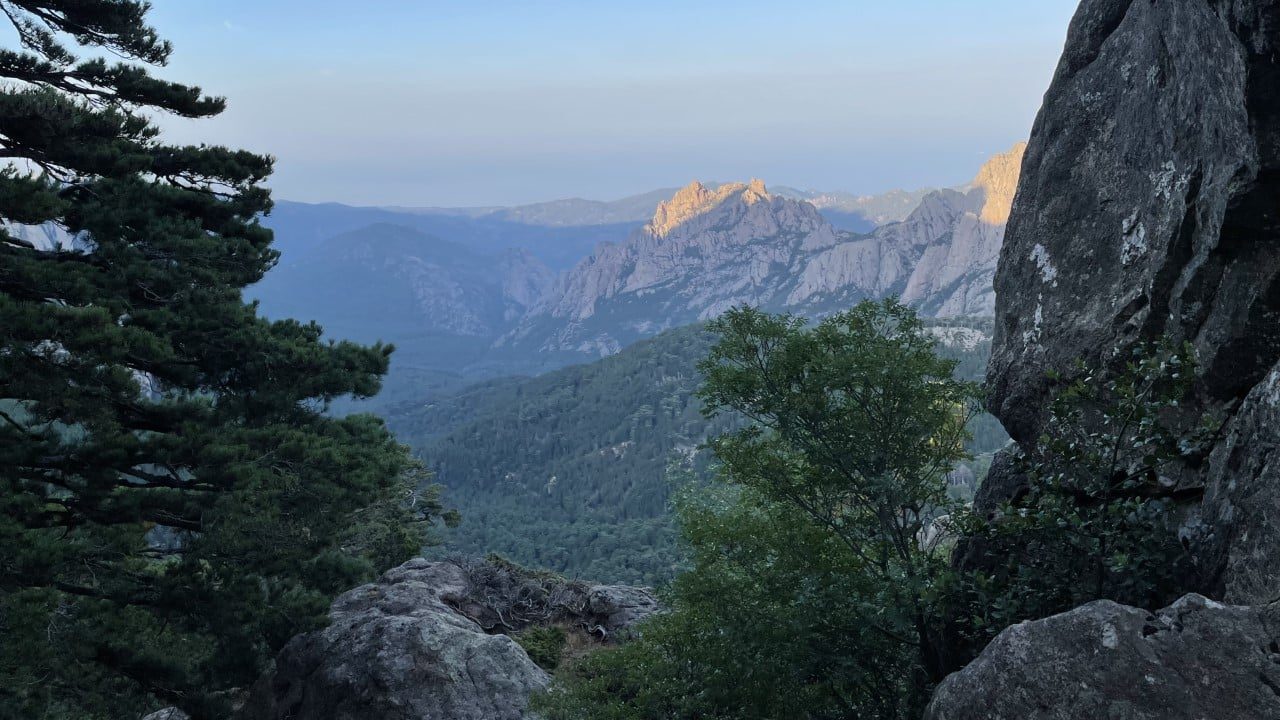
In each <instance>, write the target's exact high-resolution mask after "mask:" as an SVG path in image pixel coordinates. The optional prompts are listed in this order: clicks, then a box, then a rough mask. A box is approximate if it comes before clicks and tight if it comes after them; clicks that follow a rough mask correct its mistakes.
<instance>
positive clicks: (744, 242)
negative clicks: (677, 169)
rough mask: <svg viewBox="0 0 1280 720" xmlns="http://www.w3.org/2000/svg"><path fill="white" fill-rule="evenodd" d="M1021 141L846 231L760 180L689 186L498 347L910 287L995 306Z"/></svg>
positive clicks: (803, 309) (609, 342) (570, 347)
mask: <svg viewBox="0 0 1280 720" xmlns="http://www.w3.org/2000/svg"><path fill="white" fill-rule="evenodd" d="M1022 151H1023V146H1022V145H1019V146H1017V147H1015V148H1014V149H1013V151H1011V152H1010V153H1007V154H1004V155H1001V156H998V157H997V158H995V159H993V160H992V161H991V162H990V163H988V164H987V165H986V166H985V167H984V168H983V170H982V171H981V172H980V173H979V175H978V176H977V178H975V180H974V181H973V182H972V183H971V184H970V185H968V186H966V188H965V189H964V191H959V190H940V191H936V192H932V193H930V194H928V195H926V196H925V197H924V199H923V201H921V203H920V204H919V206H918V207H917V208H916V209H915V210H914V211H913V212H912V213H911V214H910V215H909V216H907V218H906V219H905V220H903V221H902V222H898V223H892V224H889V225H885V226H883V227H880V228H878V229H876V230H875V231H874V232H872V233H870V234H868V235H858V234H856V233H848V232H843V231H839V230H836V229H835V228H834V227H833V226H832V225H831V223H830V222H828V221H827V220H826V218H824V217H823V216H822V215H821V213H819V212H818V210H817V208H815V207H814V206H813V205H812V204H811V203H808V202H805V201H802V200H796V199H793V198H790V197H784V196H782V195H778V194H773V193H770V192H769V191H768V189H767V188H766V187H765V185H764V183H763V182H761V181H760V180H752V181H751V182H750V183H730V184H727V185H722V186H719V187H717V188H716V189H714V190H713V189H710V188H708V187H706V186H704V185H703V184H701V183H698V182H693V183H691V184H690V185H688V186H686V187H685V188H683V189H681V190H680V191H679V192H677V193H676V194H675V195H674V196H673V197H672V198H671V199H670V200H667V201H664V202H662V203H660V204H659V206H658V208H657V210H656V211H655V212H654V215H653V218H652V219H651V220H650V221H649V223H648V224H646V225H645V226H644V227H643V228H641V229H639V230H637V231H636V232H635V233H634V234H633V235H632V236H631V238H630V239H629V240H628V241H627V242H626V243H622V244H606V245H602V246H600V247H599V248H597V250H596V252H595V253H594V254H593V255H592V256H591V257H590V258H588V259H586V260H584V261H583V262H581V263H579V264H578V265H577V266H576V267H575V268H574V269H572V270H571V271H569V272H567V273H565V274H564V275H562V276H561V277H560V278H559V279H558V280H557V281H556V283H555V284H554V286H553V287H552V288H551V290H550V291H549V292H548V294H547V295H546V296H545V297H544V298H543V299H542V300H541V301H540V302H538V303H537V304H536V305H535V306H534V307H533V308H532V309H530V311H529V313H528V314H527V315H526V316H525V317H524V318H523V319H522V320H521V321H520V323H519V324H518V326H517V327H516V329H515V330H514V331H512V332H511V333H509V334H508V335H506V336H505V337H504V338H503V339H502V340H500V341H499V346H501V347H522V346H523V347H531V348H533V349H536V350H539V351H544V352H578V353H584V354H592V355H608V354H612V353H614V352H617V350H618V349H620V348H621V347H623V346H625V345H627V344H629V343H631V342H633V341H635V340H637V339H639V338H641V337H647V336H649V335H653V334H656V333H658V332H660V331H662V330H665V329H668V328H670V327H674V326H677V325H684V324H688V323H692V322H697V321H700V320H706V319H708V318H711V317H714V316H716V315H719V314H720V313H722V312H724V311H725V310H727V309H729V308H730V307H733V306H735V305H740V304H751V305H756V306H760V307H764V308H765V309H768V310H772V311H780V312H795V313H800V314H804V315H808V316H815V317H816V316H821V315H823V314H825V313H828V312H831V311H833V310H835V309H838V308H841V307H845V306H847V305H848V304H850V303H852V302H856V301H857V300H861V299H864V298H879V297H885V296H888V295H901V296H902V298H903V299H904V300H905V301H906V302H909V303H913V304H916V305H918V306H920V307H921V308H922V311H923V312H925V313H926V314H929V315H938V316H960V315H990V314H991V312H992V307H993V303H994V297H993V294H992V291H991V280H992V276H993V275H994V271H995V263H996V259H997V257H998V255H999V249H1000V246H1001V243H1002V241H1003V233H1004V227H1003V225H1002V224H1000V223H993V222H991V221H990V220H991V219H1000V218H1003V217H1005V216H1007V214H1008V205H1009V203H1010V202H1011V199H1012V190H1011V188H1012V187H1014V186H1016V184H1017V176H1018V171H1019V166H1020V161H1021V157H1022ZM984 218H986V219H984Z"/></svg>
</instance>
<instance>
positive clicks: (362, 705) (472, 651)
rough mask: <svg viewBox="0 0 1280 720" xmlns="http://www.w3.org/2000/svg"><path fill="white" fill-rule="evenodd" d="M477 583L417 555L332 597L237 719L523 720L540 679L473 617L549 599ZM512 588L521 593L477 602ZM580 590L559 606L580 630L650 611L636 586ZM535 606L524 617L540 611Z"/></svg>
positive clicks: (613, 627) (471, 572)
mask: <svg viewBox="0 0 1280 720" xmlns="http://www.w3.org/2000/svg"><path fill="white" fill-rule="evenodd" d="M526 572H527V571H526ZM529 575H530V576H532V575H533V574H532V573H530V574H529ZM478 579H479V576H478V575H477V573H476V569H475V568H468V567H464V566H463V565H459V564H455V563H452V562H432V561H428V560H422V559H417V560H411V561H409V562H407V563H405V564H404V565H401V566H400V567H398V568H395V569H393V570H390V571H388V572H387V573H386V574H385V575H383V576H382V577H381V578H379V579H378V581H377V582H376V583H372V584H369V585H364V586H361V587H358V588H356V589H354V590H351V591H349V592H347V593H345V594H343V595H342V596H340V597H339V598H338V599H337V600H336V601H334V604H333V607H332V609H331V610H330V619H331V623H330V625H329V626H328V627H326V628H324V629H323V630H320V631H317V632H313V633H309V634H306V635H300V636H298V637H296V638H294V639H293V640H292V641H290V642H289V644H288V645H286V646H285V648H284V649H283V650H282V651H281V652H280V655H279V656H278V657H277V658H276V664H275V668H274V669H273V670H272V671H271V672H269V673H267V674H266V675H264V676H263V677H262V678H261V679H260V680H259V681H258V682H257V683H256V684H255V686H254V688H253V690H252V692H251V693H250V697H249V700H248V701H247V702H246V703H245V705H244V708H243V709H242V710H241V713H240V715H239V716H238V719H239V720H366V719H368V718H398V719H403V720H436V719H437V718H449V719H450V720H522V719H524V718H528V717H530V716H529V715H528V714H527V713H526V710H525V708H526V706H527V704H528V699H529V696H530V695H531V694H533V693H534V692H536V691H538V690H540V689H542V688H544V687H545V686H546V685H547V683H548V682H550V677H549V676H548V675H547V674H546V673H545V672H543V670H542V669H541V668H539V667H538V666H537V665H536V664H534V662H533V661H532V660H530V659H529V656H528V655H526V654H525V652H524V650H523V649H522V648H521V647H520V646H519V645H518V644H517V643H516V642H515V641H514V640H512V639H511V638H510V637H507V636H506V635H502V634H497V633H495V632H489V631H487V630H486V627H485V626H484V625H482V621H484V619H485V618H486V617H489V618H493V624H494V625H497V624H498V623H499V622H502V621H504V618H505V619H511V617H512V615H511V610H512V608H519V609H526V610H529V608H531V607H532V606H533V605H535V604H536V603H537V602H538V601H542V602H544V603H546V604H548V605H549V606H555V607H559V605H557V604H556V602H550V603H548V599H547V598H546V597H545V596H544V594H543V593H542V590H543V589H544V588H543V587H533V586H531V585H529V584H528V583H512V584H511V585H510V586H509V587H508V586H505V585H502V584H501V583H495V582H490V580H491V576H485V586H484V587H483V588H481V587H477V580H478ZM575 587H576V586H575ZM511 588H515V589H517V590H520V591H521V592H524V593H525V594H524V595H521V596H520V597H516V598H505V597H504V598H496V597H493V598H489V597H487V594H490V593H493V592H495V591H506V590H509V589H511ZM579 592H580V594H581V598H580V601H579V602H577V603H573V602H572V600H573V599H572V598H567V599H565V602H566V603H567V605H566V606H571V607H579V608H581V609H583V610H584V612H583V614H582V616H581V621H582V622H583V623H584V624H585V623H588V622H597V621H598V622H601V623H604V624H605V626H606V627H607V628H608V630H609V631H613V632H617V631H621V630H622V629H624V628H625V627H626V626H627V625H629V624H630V623H632V622H636V621H638V620H640V619H642V618H643V617H644V616H645V615H647V614H648V613H650V612H652V611H655V610H656V609H657V603H656V601H655V600H654V599H653V596H652V595H651V594H650V593H648V592H647V591H645V590H642V589H639V588H616V587H609V586H605V587H591V586H583V587H582V588H581V589H580V590H579ZM597 598H598V599H597ZM647 602H649V603H651V607H650V606H648V605H646V603H647ZM494 603H501V606H500V607H493V605H494ZM588 606H590V608H589V610H587V607H588ZM544 609H545V608H542V609H536V608H535V609H534V610H533V611H536V612H538V614H539V615H540V616H543V613H542V610H544ZM646 611H647V612H646ZM545 617H546V618H547V619H551V620H557V621H563V620H565V619H566V618H565V617H559V616H556V617H554V618H553V617H550V616H545ZM477 619H479V620H480V621H478V620H477ZM513 629H514V628H513Z"/></svg>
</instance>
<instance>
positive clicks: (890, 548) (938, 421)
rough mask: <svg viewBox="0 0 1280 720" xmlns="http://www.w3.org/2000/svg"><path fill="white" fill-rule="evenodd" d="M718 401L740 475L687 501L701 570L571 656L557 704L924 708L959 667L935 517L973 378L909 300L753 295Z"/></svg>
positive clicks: (881, 714) (731, 713) (709, 371)
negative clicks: (755, 305)
mask: <svg viewBox="0 0 1280 720" xmlns="http://www.w3.org/2000/svg"><path fill="white" fill-rule="evenodd" d="M712 329H713V330H714V331H716V332H717V333H719V335H720V340H719V342H718V343H717V344H716V345H715V347H714V348H713V350H712V351H711V353H710V355H709V357H708V358H707V359H706V361H705V362H704V363H703V364H702V372H703V376H704V378H705V385H704V387H703V389H702V391H701V393H700V396H701V398H702V399H703V401H704V403H705V404H706V407H707V409H708V410H707V411H708V412H710V413H713V414H714V413H722V412H733V413H737V414H740V415H741V416H743V417H745V418H747V419H748V420H749V422H748V424H747V425H746V426H745V427H742V428H741V429H739V430H737V431H734V432H730V433H728V434H726V435H723V436H721V437H719V438H718V439H716V440H713V441H712V442H711V443H710V446H711V447H712V449H713V450H714V451H715V455H716V456H717V458H718V459H719V461H720V462H721V467H720V477H721V478H722V479H723V480H725V481H727V482H728V483H729V486H728V488H727V490H722V491H721V492H722V493H723V492H726V491H729V495H728V496H723V495H722V496H720V497H727V498H728V500H725V501H723V502H722V503H721V505H720V506H718V507H717V506H715V505H714V504H713V505H711V506H707V505H699V504H697V503H695V504H693V505H688V504H686V506H685V510H684V518H683V522H682V525H683V529H684V534H685V536H686V538H687V539H688V540H689V541H690V544H691V548H692V551H693V555H694V558H693V568H692V570H690V571H689V572H687V573H685V574H683V575H681V576H680V577H679V578H678V579H677V580H676V582H675V584H674V586H673V590H672V598H671V605H672V610H671V612H670V613H668V614H666V615H663V616H661V617H660V618H658V619H657V620H654V621H653V622H652V623H650V624H649V625H647V626H645V627H644V628H643V629H642V632H641V639H640V640H639V641H637V642H635V643H632V644H631V645H628V646H625V647H623V648H621V649H620V650H617V651H614V652H608V653H602V654H600V655H597V656H595V657H592V658H591V659H589V660H588V661H586V662H585V663H582V664H580V665H577V666H574V667H573V668H572V669H571V670H570V671H569V674H568V675H567V676H566V677H565V679H564V680H563V681H562V683H561V684H560V685H559V686H557V688H555V689H553V690H552V692H551V693H550V694H549V695H547V696H546V697H545V698H544V699H543V700H542V701H541V702H542V708H543V710H544V711H545V712H547V713H548V716H549V717H550V718H552V720H560V719H562V718H563V719H564V720H568V719H569V718H583V719H586V720H595V719H597V718H599V719H601V720H603V719H605V718H608V719H610V720H622V719H624V718H625V719H628V720H631V719H640V718H644V719H646V720H647V719H653V720H656V719H658V718H726V719H727V718H761V719H764V718H783V717H787V718H791V717H808V718H840V717H864V718H906V717H918V715H919V712H920V710H921V708H922V705H923V703H924V702H925V701H926V700H927V697H928V692H929V689H930V684H931V682H932V681H934V680H936V679H937V678H938V676H939V674H940V670H939V668H941V667H943V666H944V663H943V661H942V659H941V657H940V655H941V652H942V650H941V648H939V647H938V644H937V641H936V637H937V633H938V627H937V625H938V623H937V622H936V620H935V618H936V617H937V612H936V608H935V603H936V602H937V599H938V596H939V594H940V592H941V589H942V587H943V582H944V580H945V579H946V578H947V577H948V563H947V559H948V555H949V551H948V549H947V547H946V543H945V542H942V541H941V536H940V535H939V534H938V533H937V532H936V522H935V521H937V520H938V519H939V518H940V517H941V516H943V515H945V514H947V513H949V512H950V511H951V510H952V507H951V501H949V500H948V498H947V492H946V482H945V478H946V475H947V474H948V473H949V472H950V471H951V470H952V469H953V468H954V467H955V465H956V463H957V462H958V461H959V460H961V459H963V458H964V457H965V451H964V441H965V439H966V431H965V426H966V421H967V420H968V418H969V416H970V414H971V412H972V410H971V408H972V405H973V403H972V399H973V397H974V394H975V388H974V386H973V385H972V384H970V383H966V382H962V381H958V380H955V379H954V378H953V371H954V370H955V361H952V360H944V359H941V358H939V357H938V356H937V355H936V354H935V352H934V342H933V340H932V338H931V337H929V336H928V334H927V333H926V332H925V331H924V328H923V326H922V324H921V322H920V320H919V319H918V318H917V317H916V315H915V313H914V312H913V311H912V310H910V309H909V308H907V307H905V306H903V305H900V304H898V303H897V302H894V301H886V302H883V303H873V302H865V303H862V304H860V305H858V306H857V307H855V308H854V309H852V310H850V311H848V312H845V313H841V314H839V315H835V316H833V317H830V318H828V319H826V320H824V321H822V322H821V323H819V324H817V325H816V326H812V327H811V326H809V325H807V323H805V322H804V321H803V320H800V319H797V318H792V317H786V316H771V315H767V314H764V313H761V312H758V311H755V310H752V309H746V308H744V309H736V310H733V311H730V312H729V313H727V314H726V315H725V316H723V317H722V318H721V319H720V320H718V321H716V322H714V323H712Z"/></svg>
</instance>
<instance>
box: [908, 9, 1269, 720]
mask: <svg viewBox="0 0 1280 720" xmlns="http://www.w3.org/2000/svg"><path fill="white" fill-rule="evenodd" d="M1278 88H1280V3H1277V2H1275V0H1171V1H1170V2H1140V1H1137V0H1085V1H1084V2H1083V3H1082V4H1081V6H1080V9H1079V10H1078V12H1077V14H1076V17H1075V19H1074V21H1073V23H1072V26H1071V30H1070V33H1069V36H1068V39H1067V47H1066V51H1065V54H1064V55H1063V58H1062V61H1061V63H1060V65H1059V67H1058V70H1057V73H1056V75H1055V77H1054V81H1053V85H1052V87H1051V88H1050V90H1049V92H1048V93H1047V95H1046V96H1045V105H1044V107H1043V109H1042V110H1041V112H1040V116H1039V118H1038V119H1037V121H1036V125H1035V129H1034V131H1033V133H1032V137H1031V141H1030V144H1029V146H1028V148H1027V151H1026V158H1025V161H1024V164H1023V172H1022V180H1021V185H1020V186H1019V189H1018V191H1017V197H1016V199H1015V201H1014V203H1013V210H1012V214H1011V216H1010V220H1009V224H1008V229H1007V236H1006V238H1005V243H1004V248H1003V250H1002V253H1001V257H1000V263H999V268H998V271H997V273H996V278H995V288H996V297H997V300H996V336H995V341H994V352H993V357H992V361H991V365H990V367H989V371H988V380H989V385H990V387H991V394H990V397H989V403H988V406H989V408H990V409H991V411H992V412H993V413H994V414H995V415H996V416H997V417H998V418H999V419H1000V420H1001V421H1002V422H1003V423H1004V425H1005V427H1006V428H1007V429H1008V430H1009V433H1010V435H1012V436H1013V438H1014V439H1015V440H1016V441H1018V442H1019V443H1020V444H1021V445H1022V446H1023V448H1024V449H1027V450H1030V451H1034V449H1035V443H1036V442H1037V438H1038V436H1039V434H1040V432H1041V430H1042V428H1043V427H1044V423H1045V421H1046V417H1047V414H1048V410H1049V404H1050V398H1051V396H1052V394H1053V390H1054V387H1053V383H1054V382H1055V380H1053V379H1052V378H1054V377H1056V376H1059V375H1062V376H1065V377H1071V376H1072V373H1073V366H1074V364H1075V363H1076V361H1077V360H1083V361H1084V362H1085V363H1086V365H1087V366H1088V367H1089V368H1090V372H1091V374H1092V376H1093V379H1094V381H1095V382H1105V381H1106V379H1107V377H1108V376H1109V374H1111V373H1113V372H1114V371H1115V369H1116V368H1117V367H1118V366H1119V364H1120V362H1121V361H1120V358H1122V357H1124V356H1125V355H1127V354H1128V352H1129V351H1130V350H1132V349H1133V348H1134V347H1135V346H1136V345H1138V344H1140V343H1148V342H1153V341H1157V340H1160V339H1165V338H1167V339H1170V340H1172V341H1174V342H1176V343H1187V344H1189V345H1190V346H1191V347H1192V348H1193V349H1194V352H1195V354H1196V359H1197V376H1196V378H1195V384H1194V388H1193V389H1192V391H1191V392H1190V393H1189V395H1188V397H1186V398H1185V399H1184V400H1183V401H1182V403H1181V406H1180V415H1179V416H1176V417H1175V416H1173V414H1169V415H1168V416H1166V417H1165V418H1164V420H1165V421H1166V422H1170V423H1173V424H1175V426H1176V425H1177V424H1179V423H1186V424H1187V425H1188V426H1190V425H1191V424H1193V423H1199V422H1200V421H1201V420H1202V419H1203V418H1204V417H1205V416H1212V417H1218V418H1223V420H1224V425H1223V430H1222V432H1221V434H1220V435H1219V436H1218V439H1217V440H1216V441H1214V442H1213V443H1211V447H1209V449H1208V450H1207V451H1200V450H1195V449H1187V450H1185V451H1184V452H1185V453H1186V456H1185V457H1184V458H1183V459H1182V462H1181V463H1180V467H1175V468H1172V469H1168V470H1166V471H1162V477H1161V480H1162V482H1163V483H1165V484H1166V485H1171V486H1173V487H1176V488H1177V489H1178V490H1179V493H1178V496H1179V497H1180V498H1187V497H1190V498H1192V499H1190V500H1185V501H1184V504H1183V505H1182V506H1181V507H1180V508H1178V512H1175V513H1172V514H1171V517H1172V518H1175V519H1176V520H1177V522H1180V524H1181V527H1180V536H1181V538H1182V540H1183V541H1184V543H1185V546H1186V547H1187V548H1188V549H1189V550H1190V552H1191V554H1192V556H1193V559H1194V560H1195V563H1196V566H1197V570H1196V573H1195V577H1192V578H1189V579H1188V582H1189V583H1190V585H1191V587H1194V588H1197V589H1198V590H1200V591H1201V592H1202V593H1203V594H1204V595H1208V596H1210V597H1214V598H1218V599H1221V600H1224V601H1225V602H1227V603H1230V605H1225V604H1221V603H1218V602H1214V601H1212V600H1207V599H1206V598H1205V597H1204V596H1202V595H1188V596H1186V597H1184V598H1183V599H1182V600H1180V601H1178V602H1177V603H1175V604H1174V605H1173V606H1171V607H1169V608H1167V609H1165V610H1162V611H1159V612H1157V613H1155V614H1149V613H1148V612H1147V611H1145V610H1140V609H1136V608H1131V607H1125V606H1121V605H1117V604H1115V603H1110V602H1096V603H1091V604H1089V605H1086V606H1083V607H1080V608H1077V609H1075V610H1072V611H1070V612H1067V613H1065V614H1062V615H1058V616H1055V617H1051V618H1047V619H1044V620H1039V621H1035V622H1029V623H1022V624H1019V625H1015V626H1013V627H1011V628H1008V629H1006V630H1005V631H1004V632H1003V633H1001V634H1000V635H999V636H998V637H997V638H996V639H995V640H994V641H993V642H992V643H991V644H990V645H989V646H988V647H987V648H986V650H984V651H983V652H982V653H981V655H980V656H979V657H978V658H977V659H976V660H975V661H973V662H972V663H971V664H970V665H969V666H967V667H966V668H964V669H963V670H961V671H959V672H958V673H955V674H953V675H951V676H950V677H948V678H947V679H946V680H945V681H944V682H943V684H942V685H941V686H940V687H939V689H938V691H937V694H936V696H935V698H934V699H933V702H932V704H931V706H930V710H929V714H928V717H929V718H931V719H932V720H969V719H971V718H972V719H977V718H1019V719H1020V720H1021V719H1023V718H1029V719H1044V720H1049V719H1057V718H1062V719H1065V718H1079V717H1100V718H1126V719H1128V718H1134V719H1137V720H1142V719H1144V718H1151V719H1155V718H1159V719H1160V720H1183V719H1186V720H1200V719H1201V718H1238V719H1241V720H1251V719H1253V718H1259V719H1261V718H1276V717H1280V622H1277V621H1280V605H1277V601H1278V600H1280V462H1278V461H1280V454H1277V452H1276V450H1277V447H1278V446H1280V92H1277V89H1278ZM1049 371H1053V373H1050V372H1049ZM1164 475H1168V477H1164ZM1022 487H1023V480H1022V478H1021V477H1020V476H1019V472H1018V469H1017V467H1016V464H1015V463H1013V462H1012V461H1011V460H1010V458H1009V456H1007V455H1005V456H1001V457H998V458H997V459H996V462H995V464H994V465H993V467H992V470H991V474H990V475H989V476H988V478H987V480H986V481H985V482H984V484H983V486H982V488H981V489H980V491H979V493H978V497H977V500H976V503H977V505H978V507H979V509H980V510H987V509H991V508H993V507H994V506H995V505H996V504H998V503H1000V502H1001V501H1004V500H1007V499H1010V498H1012V497H1014V496H1015V495H1016V494H1017V493H1019V492H1020V490H1021V488H1022ZM958 561H959V562H960V564H962V565H965V564H969V563H970V562H975V563H977V564H980V563H981V561H980V560H977V559H976V556H975V555H965V554H964V551H963V548H962V551H961V554H960V555H959V556H958Z"/></svg>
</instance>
